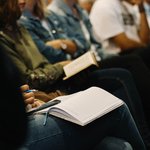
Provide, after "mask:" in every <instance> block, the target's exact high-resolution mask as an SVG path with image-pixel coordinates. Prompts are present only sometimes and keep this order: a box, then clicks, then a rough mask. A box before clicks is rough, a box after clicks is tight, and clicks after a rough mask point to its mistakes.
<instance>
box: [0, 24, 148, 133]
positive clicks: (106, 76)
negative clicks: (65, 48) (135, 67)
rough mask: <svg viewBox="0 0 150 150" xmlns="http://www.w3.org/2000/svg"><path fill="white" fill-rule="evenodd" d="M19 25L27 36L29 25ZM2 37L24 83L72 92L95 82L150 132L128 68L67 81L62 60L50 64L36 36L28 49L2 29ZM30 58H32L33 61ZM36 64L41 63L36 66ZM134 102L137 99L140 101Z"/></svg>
mask: <svg viewBox="0 0 150 150" xmlns="http://www.w3.org/2000/svg"><path fill="white" fill-rule="evenodd" d="M19 29H20V32H23V31H24V32H23V34H22V35H23V36H24V37H28V36H29V33H28V32H25V31H26V29H25V28H23V27H22V28H21V27H20V28H19ZM30 38H31V37H30ZM23 39H24V38H23ZM0 41H1V45H3V47H4V48H5V49H6V51H7V54H8V55H9V56H10V57H11V58H12V60H13V61H14V63H15V64H16V66H17V67H18V69H19V71H20V72H21V76H22V78H23V79H22V80H23V84H24V83H26V82H27V83H28V84H29V85H30V87H31V88H37V89H39V90H44V91H56V90H61V91H63V92H65V93H68V94H70V93H73V92H77V91H79V90H84V89H86V88H88V87H91V86H98V87H102V88H105V89H106V90H108V91H109V92H111V93H112V94H115V95H116V96H118V97H120V98H121V99H123V100H124V101H125V102H126V103H127V104H128V106H129V107H130V110H131V112H132V115H133V116H134V118H135V120H136V123H137V125H138V128H139V129H140V132H141V134H142V135H144V134H145V133H149V132H145V130H144V131H143V127H142V126H143V125H145V121H144V115H143V110H142V107H141V104H140V98H139V95H138V93H137V91H136V87H135V85H134V83H133V79H132V76H131V75H130V73H129V72H128V71H125V70H123V69H106V70H105V69H103V70H99V69H98V70H95V71H92V72H86V73H83V74H78V75H77V76H75V77H74V78H71V79H68V80H66V81H63V80H62V77H63V70H62V66H60V65H58V64H57V65H55V64H54V65H52V64H49V63H48V61H47V60H46V59H45V58H44V57H42V55H41V54H40V52H39V51H38V49H37V48H36V46H35V44H34V43H33V42H32V40H30V43H28V45H27V44H26V45H27V47H28V49H27V48H26V45H20V46H21V47H18V46H17V45H18V44H17V43H16V44H15V41H13V40H12V39H11V38H10V37H8V36H7V35H5V34H4V33H1V38H0ZM31 43H32V44H31ZM29 47H30V48H29ZM18 48H19V49H18ZM20 48H21V51H20ZM35 56H36V57H35ZM22 58H24V59H22ZM35 58H41V59H35ZM30 59H32V61H29V60H30ZM34 61H35V62H34ZM27 62H30V65H31V66H32V67H30V66H29V64H28V63H27ZM34 64H38V65H36V66H35V65H34ZM47 68H48V69H47ZM57 71H58V72H57ZM32 74H35V78H33V75H32ZM31 75H32V76H31ZM52 75H53V77H52ZM31 77H32V78H31ZM83 79H84V80H83ZM130 87H132V88H130ZM128 88H129V89H128ZM132 91H134V92H132ZM132 99H133V100H132ZM134 100H135V101H134ZM134 103H136V105H135V104H134ZM137 113H139V114H137ZM141 122H142V123H141ZM141 125H142V126H141Z"/></svg>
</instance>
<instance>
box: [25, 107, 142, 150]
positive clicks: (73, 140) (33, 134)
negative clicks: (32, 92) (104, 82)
mask: <svg viewBox="0 0 150 150" xmlns="http://www.w3.org/2000/svg"><path fill="white" fill-rule="evenodd" d="M44 118H45V116H44V115H38V114H37V115H36V114H35V115H32V116H30V117H29V127H30V128H29V131H28V134H29V135H28V139H27V140H26V142H25V146H26V147H28V148H29V149H30V150H34V149H37V150H40V149H44V150H49V149H54V148H55V150H77V149H78V150H91V149H93V150H94V149H95V146H96V145H98V144H99V143H100V142H101V140H102V139H103V138H105V137H106V136H107V135H108V136H115V137H117V138H120V139H125V140H126V141H128V142H129V143H131V145H132V147H133V149H136V150H144V149H145V148H144V144H143V143H142V142H141V141H142V140H141V138H140V135H139V133H138V131H137V128H136V126H135V123H134V121H133V118H132V116H131V115H130V113H129V110H128V108H127V107H126V105H123V106H121V107H120V108H118V109H116V110H114V111H112V112H111V113H109V114H106V115H105V116H104V117H101V118H99V119H97V120H96V121H94V122H92V123H90V124H89V125H87V126H84V127H81V126H78V125H76V124H73V123H70V122H67V121H65V120H62V119H59V118H56V117H53V116H49V117H48V118H47V123H46V125H45V126H43V121H44ZM110 122H111V124H110ZM123 129H124V130H123ZM129 133H131V134H130V135H129Z"/></svg>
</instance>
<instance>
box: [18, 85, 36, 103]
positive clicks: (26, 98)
mask: <svg viewBox="0 0 150 150" xmlns="http://www.w3.org/2000/svg"><path fill="white" fill-rule="evenodd" d="M20 89H21V92H22V95H23V98H24V102H25V104H26V105H28V104H33V103H34V100H35V97H34V93H33V92H29V93H26V91H27V90H29V86H28V85H27V84H25V85H22V86H21V87H20Z"/></svg>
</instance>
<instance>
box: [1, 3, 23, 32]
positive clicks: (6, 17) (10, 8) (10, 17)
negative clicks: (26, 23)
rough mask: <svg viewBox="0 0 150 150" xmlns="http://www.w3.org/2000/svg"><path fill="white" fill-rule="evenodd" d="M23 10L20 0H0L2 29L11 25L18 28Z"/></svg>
mask: <svg viewBox="0 0 150 150" xmlns="http://www.w3.org/2000/svg"><path fill="white" fill-rule="evenodd" d="M20 15H21V11H20V9H19V5H18V0H0V29H1V30H2V29H4V28H6V27H8V26H10V25H11V27H12V28H14V29H15V28H16V21H17V20H18V19H19V17H20Z"/></svg>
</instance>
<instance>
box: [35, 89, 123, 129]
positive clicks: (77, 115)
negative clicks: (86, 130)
mask: <svg viewBox="0 0 150 150" xmlns="http://www.w3.org/2000/svg"><path fill="white" fill-rule="evenodd" d="M55 100H57V101H58V100H59V101H60V103H57V104H56V105H53V106H51V107H49V108H46V109H43V110H40V111H38V112H37V113H47V112H48V113H49V114H51V115H53V116H56V117H59V118H62V119H65V120H67V121H70V122H73V123H75V124H78V125H81V126H85V125H87V124H88V123H90V122H92V121H94V120H96V119H97V118H99V117H101V116H103V115H105V114H107V113H109V112H111V111H112V110H114V109H116V108H118V107H120V106H121V105H123V101H122V100H120V99H118V98H117V97H115V96H114V95H112V94H110V93H109V92H107V91H105V90H103V89H101V88H98V87H91V88H88V89H87V90H84V91H80V92H77V93H74V94H71V95H66V96H59V97H57V98H56V99H54V101H55Z"/></svg>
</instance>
